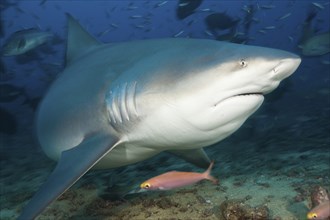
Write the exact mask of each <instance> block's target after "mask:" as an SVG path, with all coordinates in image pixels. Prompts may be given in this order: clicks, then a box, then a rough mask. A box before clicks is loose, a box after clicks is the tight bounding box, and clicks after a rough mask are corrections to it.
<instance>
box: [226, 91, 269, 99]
mask: <svg viewBox="0 0 330 220" xmlns="http://www.w3.org/2000/svg"><path fill="white" fill-rule="evenodd" d="M249 95H264V94H263V93H261V92H253V93H242V94H238V95H233V96H231V97H236V96H249ZM231 97H229V98H231Z"/></svg>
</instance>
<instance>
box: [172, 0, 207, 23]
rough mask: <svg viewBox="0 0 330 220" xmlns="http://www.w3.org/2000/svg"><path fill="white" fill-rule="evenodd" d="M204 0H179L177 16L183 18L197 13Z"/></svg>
mask: <svg viewBox="0 0 330 220" xmlns="http://www.w3.org/2000/svg"><path fill="white" fill-rule="evenodd" d="M202 1H203V0H179V2H178V5H177V9H176V16H177V18H178V19H179V20H183V19H185V18H186V17H188V16H190V15H192V14H194V13H195V11H196V9H197V8H198V7H199V6H200V5H201V4H202Z"/></svg>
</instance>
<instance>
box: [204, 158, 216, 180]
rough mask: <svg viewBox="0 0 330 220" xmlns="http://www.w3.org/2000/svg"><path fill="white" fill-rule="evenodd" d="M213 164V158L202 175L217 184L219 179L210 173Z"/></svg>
mask: <svg viewBox="0 0 330 220" xmlns="http://www.w3.org/2000/svg"><path fill="white" fill-rule="evenodd" d="M213 165H214V160H213V161H212V162H211V163H210V166H209V168H207V170H206V171H205V172H204V173H203V175H204V178H205V179H208V180H210V181H212V182H213V183H214V184H218V183H219V180H218V179H216V178H214V177H213V176H211V175H210V174H211V170H212V168H213Z"/></svg>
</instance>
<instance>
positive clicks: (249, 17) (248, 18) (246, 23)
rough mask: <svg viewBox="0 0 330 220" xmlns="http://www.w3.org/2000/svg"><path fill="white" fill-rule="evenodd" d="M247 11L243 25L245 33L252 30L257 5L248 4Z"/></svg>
mask: <svg viewBox="0 0 330 220" xmlns="http://www.w3.org/2000/svg"><path fill="white" fill-rule="evenodd" d="M245 12H246V14H245V17H244V22H243V25H244V32H245V34H248V33H249V31H250V28H251V24H252V22H253V21H254V20H253V17H254V14H255V12H256V9H255V6H254V5H252V4H251V5H249V6H247V7H246V10H245Z"/></svg>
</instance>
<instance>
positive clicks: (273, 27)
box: [264, 26, 276, 30]
mask: <svg viewBox="0 0 330 220" xmlns="http://www.w3.org/2000/svg"><path fill="white" fill-rule="evenodd" d="M264 29H265V30H274V29H276V27H275V26H267V27H264Z"/></svg>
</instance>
